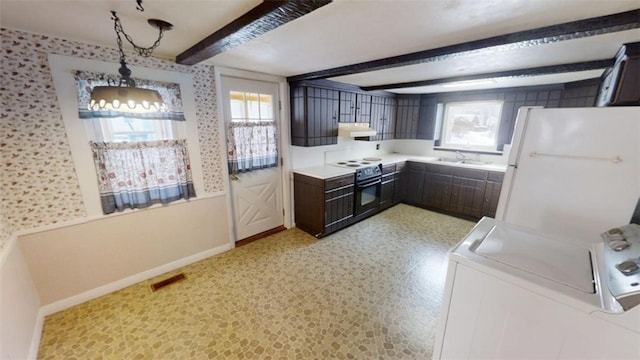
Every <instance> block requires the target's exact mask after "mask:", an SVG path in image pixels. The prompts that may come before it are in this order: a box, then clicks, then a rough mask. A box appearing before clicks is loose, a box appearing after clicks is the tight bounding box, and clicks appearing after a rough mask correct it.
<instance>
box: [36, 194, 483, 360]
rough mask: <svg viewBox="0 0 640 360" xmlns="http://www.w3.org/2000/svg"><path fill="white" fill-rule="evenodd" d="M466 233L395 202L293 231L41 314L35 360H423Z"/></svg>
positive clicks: (456, 222) (450, 221) (447, 220)
mask: <svg viewBox="0 0 640 360" xmlns="http://www.w3.org/2000/svg"><path fill="white" fill-rule="evenodd" d="M472 226H473V223H472V222H469V221H465V220H460V219H456V218H453V217H449V216H445V215H441V214H438V213H434V212H430V211H427V210H423V209H419V208H415V207H412V206H408V205H403V204H400V205H397V206H395V207H393V208H391V209H388V210H386V211H384V212H382V213H379V214H377V215H375V216H374V217H371V218H369V219H366V220H364V221H362V222H360V223H358V224H355V225H353V226H351V227H349V228H347V229H344V230H342V231H339V232H337V233H335V234H333V235H330V236H327V237H325V238H323V239H320V240H318V239H315V238H314V237H312V236H310V235H308V234H306V233H304V232H302V231H300V230H298V229H295V228H294V229H289V230H286V231H283V232H281V233H278V234H275V235H272V236H270V237H267V238H264V239H262V240H259V241H256V242H253V243H250V244H248V245H245V246H242V247H239V248H236V249H233V250H231V251H228V252H226V253H223V254H220V255H217V256H214V257H211V258H208V259H205V260H202V261H200V262H197V263H194V264H191V265H189V266H186V267H184V268H181V269H179V270H176V271H173V272H171V273H168V274H164V275H162V276H158V277H156V278H154V279H149V280H148V281H144V282H142V283H139V284H136V285H133V286H130V287H127V288H125V289H122V290H119V291H116V292H114V293H111V294H109V295H106V296H103V297H100V298H98V299H95V300H92V301H89V302H87V303H84V304H81V305H78V306H76V307H73V308H71V309H68V310H65V311H62V312H59V313H56V314H53V315H50V316H47V317H46V319H45V323H44V333H43V336H42V341H41V343H40V349H39V356H38V357H39V358H40V359H65V360H69V359H428V358H430V357H431V352H432V348H433V342H434V336H435V326H436V323H437V319H438V315H439V312H440V304H441V299H442V292H443V287H444V278H445V273H446V265H447V263H446V251H447V250H448V249H449V248H450V247H451V246H453V245H454V244H455V243H457V242H458V241H459V240H460V239H462V238H463V237H464V235H465V234H466V233H467V232H468V231H469V230H470V229H471V228H472ZM180 272H183V273H184V274H185V275H186V277H187V279H186V280H182V281H180V282H177V283H174V284H172V285H169V286H167V287H165V288H163V289H160V290H158V291H156V292H152V291H151V289H150V284H151V283H154V282H157V281H159V280H163V279H165V278H167V277H170V276H172V275H175V274H177V273H180Z"/></svg>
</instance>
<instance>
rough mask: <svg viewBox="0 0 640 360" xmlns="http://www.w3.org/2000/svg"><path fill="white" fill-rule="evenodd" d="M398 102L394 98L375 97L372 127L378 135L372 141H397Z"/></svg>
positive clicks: (372, 110) (372, 106)
mask: <svg viewBox="0 0 640 360" xmlns="http://www.w3.org/2000/svg"><path fill="white" fill-rule="evenodd" d="M397 107H398V105H397V101H396V99H395V98H393V97H388V96H373V97H372V99H371V123H370V126H371V128H373V129H374V130H376V131H377V132H378V133H377V134H376V135H375V136H370V137H369V140H370V141H379V140H390V139H395V128H396V111H397Z"/></svg>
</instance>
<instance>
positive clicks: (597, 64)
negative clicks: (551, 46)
mask: <svg viewBox="0 0 640 360" xmlns="http://www.w3.org/2000/svg"><path fill="white" fill-rule="evenodd" d="M614 62H615V59H605V60H594V61H585V62H579V63H573V64H562V65H550V66H542V67H536V68H528V69H518V70H507V71H497V72H491V73H484V74H473V75H464V76H453V77H447V78H440V79H429V80H421V81H411V82H405V83H395V84H384V85H372V86H361V87H360V88H361V89H362V90H365V91H372V90H388V89H403V88H411V87H418V86H429V85H439V84H446V83H451V82H458V81H470V80H482V79H496V78H504V77H528V76H539V75H549V74H562V73H568V72H576V71H587V70H597V69H605V68H607V67H609V66H612V65H613V64H614Z"/></svg>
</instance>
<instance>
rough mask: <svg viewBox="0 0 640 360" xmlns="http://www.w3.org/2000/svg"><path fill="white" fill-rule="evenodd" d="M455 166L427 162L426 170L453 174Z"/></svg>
mask: <svg viewBox="0 0 640 360" xmlns="http://www.w3.org/2000/svg"><path fill="white" fill-rule="evenodd" d="M455 169H456V168H455V167H453V166H448V165H436V164H427V172H429V173H435V174H443V175H453V171H454V170H455Z"/></svg>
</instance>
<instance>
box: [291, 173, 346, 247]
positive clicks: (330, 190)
mask: <svg viewBox="0 0 640 360" xmlns="http://www.w3.org/2000/svg"><path fill="white" fill-rule="evenodd" d="M354 181H355V175H354V174H349V175H344V176H338V177H334V178H330V179H326V180H322V179H318V178H314V177H311V176H306V175H302V174H297V173H294V176H293V187H294V206H295V221H296V227H298V228H299V229H301V230H303V231H305V232H308V233H309V234H311V235H313V236H315V237H318V238H319V237H322V236H324V235H327V234H330V233H332V232H334V231H337V230H340V229H342V228H344V227H346V226H349V225H351V222H352V221H353V210H354V209H353V206H354Z"/></svg>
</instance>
